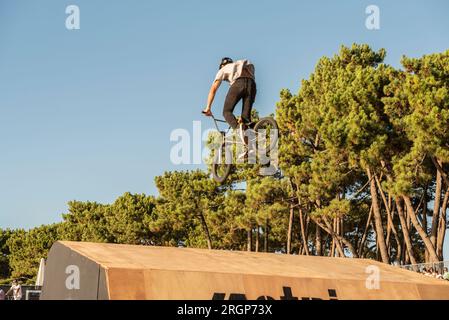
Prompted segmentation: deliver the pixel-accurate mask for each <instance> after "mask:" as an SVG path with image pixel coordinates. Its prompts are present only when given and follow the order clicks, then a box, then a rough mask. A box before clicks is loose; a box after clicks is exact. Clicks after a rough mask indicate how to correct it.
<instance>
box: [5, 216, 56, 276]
mask: <svg viewBox="0 0 449 320" xmlns="http://www.w3.org/2000/svg"><path fill="white" fill-rule="evenodd" d="M58 228H59V224H52V225H43V226H40V227H37V228H34V229H31V230H29V231H25V230H22V229H19V230H16V231H15V232H14V233H13V234H12V235H11V237H10V238H9V239H8V240H7V241H6V243H7V246H8V248H9V251H10V253H9V256H8V258H9V265H10V267H11V269H12V273H11V276H12V277H13V278H22V279H24V280H25V281H27V282H32V281H33V280H34V277H35V276H36V274H37V270H38V268H39V262H40V260H41V258H43V257H46V256H47V253H48V251H49V250H50V248H51V246H52V245H53V243H54V242H55V241H56V240H58Z"/></svg>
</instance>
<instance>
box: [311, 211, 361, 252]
mask: <svg viewBox="0 0 449 320" xmlns="http://www.w3.org/2000/svg"><path fill="white" fill-rule="evenodd" d="M323 221H324V223H325V224H326V225H325V226H324V225H323V224H321V223H319V221H318V220H316V221H315V222H316V224H317V225H318V226H319V227H320V228H321V229H323V230H324V231H326V232H327V233H329V234H330V235H331V236H332V237H334V238H335V239H336V245H337V249H338V250H339V253H340V255H341V257H345V254H344V250H343V248H342V247H341V244H340V242H342V243H343V244H345V245H346V247H348V249H349V251H351V253H352V256H353V257H354V258H358V257H359V256H358V254H357V251H355V249H354V246H353V245H352V243H351V242H350V241H348V240H347V239H346V238H344V237H342V236H340V235H339V234H336V233H334V232H333V231H332V226H331V224H330V223H329V221H327V219H326V217H323ZM337 240H338V241H337Z"/></svg>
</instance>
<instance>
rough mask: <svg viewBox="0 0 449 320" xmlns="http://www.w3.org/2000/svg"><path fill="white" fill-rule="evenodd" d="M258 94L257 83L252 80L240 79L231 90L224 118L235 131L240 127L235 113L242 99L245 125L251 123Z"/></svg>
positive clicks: (225, 105)
mask: <svg viewBox="0 0 449 320" xmlns="http://www.w3.org/2000/svg"><path fill="white" fill-rule="evenodd" d="M256 92H257V89H256V83H255V82H254V80H253V79H251V78H238V79H237V80H235V82H234V83H233V84H232V86H231V87H230V88H229V91H228V95H227V96H226V100H225V103H224V107H223V117H224V118H225V119H226V121H227V122H228V123H229V125H230V126H231V127H232V128H233V129H236V128H237V127H238V123H237V119H236V118H235V117H234V114H233V112H234V108H235V106H236V105H237V103H238V102H239V101H240V99H241V100H242V120H243V122H244V123H250V122H251V109H252V108H253V103H254V100H255V98H256Z"/></svg>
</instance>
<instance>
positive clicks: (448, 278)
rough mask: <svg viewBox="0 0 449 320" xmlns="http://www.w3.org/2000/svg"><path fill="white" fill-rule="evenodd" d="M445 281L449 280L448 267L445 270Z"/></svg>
mask: <svg viewBox="0 0 449 320" xmlns="http://www.w3.org/2000/svg"><path fill="white" fill-rule="evenodd" d="M443 279H444V280H449V271H448V270H447V267H446V268H444V274H443Z"/></svg>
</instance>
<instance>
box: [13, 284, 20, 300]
mask: <svg viewBox="0 0 449 320" xmlns="http://www.w3.org/2000/svg"><path fill="white" fill-rule="evenodd" d="M11 289H12V295H13V297H14V300H20V299H22V287H21V286H20V284H17V285H15V286H14V285H13V286H12V287H11Z"/></svg>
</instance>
